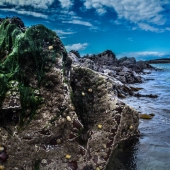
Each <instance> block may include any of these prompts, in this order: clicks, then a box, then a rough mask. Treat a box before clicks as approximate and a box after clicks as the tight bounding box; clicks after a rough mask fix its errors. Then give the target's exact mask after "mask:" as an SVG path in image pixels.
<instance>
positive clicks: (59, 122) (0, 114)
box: [0, 18, 139, 170]
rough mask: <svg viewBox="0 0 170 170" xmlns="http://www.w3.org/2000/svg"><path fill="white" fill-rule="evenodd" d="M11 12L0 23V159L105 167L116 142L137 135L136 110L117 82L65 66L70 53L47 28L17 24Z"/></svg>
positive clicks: (77, 169) (9, 164) (16, 165)
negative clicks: (122, 97) (122, 98)
mask: <svg viewBox="0 0 170 170" xmlns="http://www.w3.org/2000/svg"><path fill="white" fill-rule="evenodd" d="M12 20H13V19H11V18H8V19H5V20H2V22H1V25H0V37H1V38H0V52H1V53H0V73H1V74H0V81H1V84H0V144H1V145H0V146H4V147H5V148H6V151H5V154H6V159H4V161H3V162H1V164H3V165H2V166H4V167H5V168H6V169H30V170H31V169H32V170H34V169H37V168H38V169H40V170H45V169H56V170H57V169H59V170H64V169H65V170H69V169H73V170H82V169H89V168H91V169H97V168H98V169H105V167H106V165H107V163H108V161H109V158H110V156H111V154H112V152H113V151H114V149H115V148H116V147H117V144H118V143H119V142H121V141H124V140H128V139H130V138H132V137H135V136H137V135H139V131H138V125H139V115H138V113H137V111H135V110H134V109H133V108H131V107H129V106H127V105H126V104H125V103H123V102H121V101H120V100H119V99H118V98H117V92H118V91H119V93H120V94H121V93H122V89H121V88H122V87H123V86H122V83H121V82H120V81H117V80H116V79H114V78H112V79H111V78H109V76H104V75H102V73H101V74H100V73H97V72H95V71H93V70H91V69H88V68H84V67H82V66H80V65H77V66H73V67H71V63H72V58H71V56H68V55H67V53H66V51H65V48H64V46H63V44H62V42H61V41H60V39H59V38H58V37H57V35H56V34H55V33H54V32H52V31H51V30H49V29H47V28H46V27H44V26H43V25H36V26H32V27H30V28H25V31H23V29H22V28H21V27H22V25H20V26H21V27H20V26H19V27H18V21H20V20H19V19H17V24H15V22H12ZM19 23H20V22H19ZM109 54H110V55H108V52H106V53H105V54H104V55H106V56H107V57H108V58H109V57H111V58H113V54H112V53H111V52H109ZM112 61H113V59H110V61H109V63H110V62H112ZM93 62H94V61H93ZM99 62H100V60H99ZM69 75H71V77H70V76H69ZM124 88H125V86H124ZM125 89H126V90H127V91H128V90H129V89H127V88H125ZM15 99H16V102H14V100H15ZM11 104H12V105H11ZM11 106H12V107H11ZM16 106H17V107H16ZM18 106H20V107H19V108H18ZM0 154H1V152H0ZM3 154H4V152H3ZM0 161H2V155H1V157H0Z"/></svg>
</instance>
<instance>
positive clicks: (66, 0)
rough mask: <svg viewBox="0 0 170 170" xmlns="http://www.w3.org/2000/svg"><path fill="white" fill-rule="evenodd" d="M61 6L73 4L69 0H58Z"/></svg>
mask: <svg viewBox="0 0 170 170" xmlns="http://www.w3.org/2000/svg"><path fill="white" fill-rule="evenodd" d="M59 1H60V3H61V7H62V8H70V7H71V6H72V5H73V2H72V1H71V0H59Z"/></svg>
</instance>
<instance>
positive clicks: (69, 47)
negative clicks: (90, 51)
mask: <svg viewBox="0 0 170 170" xmlns="http://www.w3.org/2000/svg"><path fill="white" fill-rule="evenodd" d="M87 46H88V43H83V44H81V43H78V44H72V45H66V46H65V48H66V50H67V51H70V50H76V51H79V50H84V49H85V48H87Z"/></svg>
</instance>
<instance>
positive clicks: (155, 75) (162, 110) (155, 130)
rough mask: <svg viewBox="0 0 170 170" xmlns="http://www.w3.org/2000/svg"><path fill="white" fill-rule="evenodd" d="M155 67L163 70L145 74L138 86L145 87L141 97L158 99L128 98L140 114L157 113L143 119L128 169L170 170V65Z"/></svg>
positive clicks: (126, 165)
mask: <svg viewBox="0 0 170 170" xmlns="http://www.w3.org/2000/svg"><path fill="white" fill-rule="evenodd" d="M153 66H155V67H158V68H161V69H163V70H159V71H152V72H151V74H146V75H144V76H143V77H144V78H145V82H144V83H142V84H136V85H135V86H136V87H142V88H143V89H142V90H141V91H140V93H141V94H157V95H158V98H154V99H153V98H146V97H141V98H136V97H129V98H127V99H125V102H126V103H127V104H129V105H131V106H133V107H134V108H136V109H137V110H138V111H139V112H142V113H147V114H149V113H154V114H155V116H154V117H153V119H151V120H142V119H140V125H139V130H140V132H141V136H140V138H139V141H138V142H137V143H135V144H133V145H132V146H131V148H130V151H128V152H129V153H130V154H131V155H130V157H129V158H126V159H128V161H126V162H125V163H124V166H125V169H126V170H127V169H128V170H170V64H155V65H153ZM126 154H127V153H123V154H122V155H126Z"/></svg>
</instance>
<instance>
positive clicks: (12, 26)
mask: <svg viewBox="0 0 170 170" xmlns="http://www.w3.org/2000/svg"><path fill="white" fill-rule="evenodd" d="M66 56H67V54H66V51H65V48H64V46H63V45H62V43H61V41H60V39H59V38H58V37H57V35H56V33H55V32H53V31H51V30H49V29H48V28H46V27H45V26H43V25H36V26H32V27H29V28H25V27H24V24H23V22H22V21H21V20H20V19H19V18H7V19H4V20H2V22H1V25H0V82H1V84H0V107H2V109H10V108H11V109H13V110H15V108H17V109H18V108H21V111H20V115H19V116H20V121H21V122H23V119H24V117H25V116H26V114H25V110H26V109H27V108H28V107H31V108H32V109H31V110H30V112H31V113H30V114H31V115H32V116H33V115H34V114H35V111H36V110H37V108H38V105H39V104H41V102H42V98H41V97H40V96H39V95H38V96H36V94H34V92H33V91H34V90H35V89H39V88H40V87H41V86H45V85H46V86H47V88H50V87H51V84H52V83H51V84H50V83H49V82H46V80H45V77H46V76H45V75H46V73H48V72H49V71H50V69H51V68H52V66H53V65H54V64H55V63H56V60H57V59H61V58H62V59H63V60H66ZM12 82H17V85H16V86H17V89H15V90H14V88H15V85H14V87H13V86H12ZM47 84H48V85H47ZM11 86H12V87H11ZM14 91H16V92H17V93H18V95H17V96H16V95H14V99H15V98H18V99H17V100H20V103H21V105H22V106H21V107H20V103H19V104H18V105H16V107H14V105H15V104H13V106H11V105H10V103H16V102H14V99H11V97H10V96H7V95H8V94H9V93H10V92H13V93H14ZM6 94H7V95H6ZM11 96H12V95H11ZM7 98H8V99H9V100H7ZM1 112H2V111H1ZM1 115H2V113H1Z"/></svg>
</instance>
